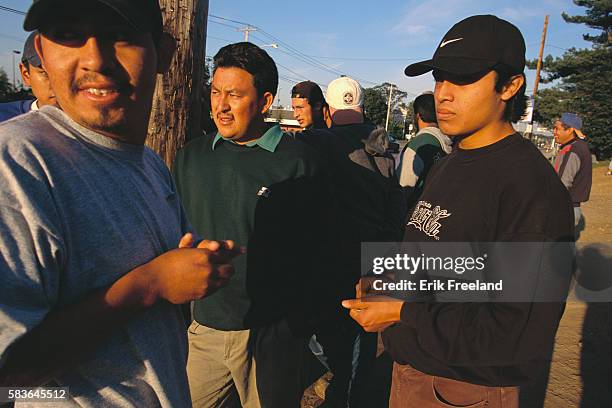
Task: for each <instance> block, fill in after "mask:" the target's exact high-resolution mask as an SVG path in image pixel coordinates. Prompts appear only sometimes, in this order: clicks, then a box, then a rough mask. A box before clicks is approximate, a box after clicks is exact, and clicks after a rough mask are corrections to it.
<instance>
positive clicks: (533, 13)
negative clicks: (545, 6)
mask: <svg viewBox="0 0 612 408" xmlns="http://www.w3.org/2000/svg"><path fill="white" fill-rule="evenodd" d="M544 15H546V12H545V11H544V10H542V9H535V8H528V7H512V8H511V7H506V8H504V9H502V10H500V11H499V14H498V16H499V17H501V18H504V19H506V20H513V21H520V20H521V19H525V18H532V17H541V16H544Z"/></svg>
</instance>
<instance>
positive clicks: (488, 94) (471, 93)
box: [434, 71, 505, 137]
mask: <svg viewBox="0 0 612 408" xmlns="http://www.w3.org/2000/svg"><path fill="white" fill-rule="evenodd" d="M434 79H435V80H436V85H435V89H434V98H435V103H436V115H437V117H438V125H439V127H440V130H441V131H442V132H443V133H445V134H446V135H448V136H451V137H456V136H465V135H471V134H474V133H476V132H478V131H480V130H482V129H484V128H485V127H486V126H488V125H489V124H490V123H492V122H495V121H499V120H500V119H501V118H502V117H503V112H504V107H505V103H504V102H503V101H502V99H501V94H500V93H498V92H496V91H495V81H496V79H497V74H496V72H495V71H489V72H488V73H486V74H484V75H479V76H478V77H471V78H469V77H463V78H462V77H457V76H454V75H451V74H448V73H445V72H440V71H434Z"/></svg>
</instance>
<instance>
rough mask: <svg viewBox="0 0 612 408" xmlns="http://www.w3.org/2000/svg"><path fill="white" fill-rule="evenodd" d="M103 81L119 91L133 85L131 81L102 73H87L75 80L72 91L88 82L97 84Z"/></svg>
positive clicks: (129, 88) (79, 88) (83, 86)
mask: <svg viewBox="0 0 612 408" xmlns="http://www.w3.org/2000/svg"><path fill="white" fill-rule="evenodd" d="M97 83H103V84H104V85H105V86H108V87H111V88H114V89H117V90H119V91H125V90H131V88H133V86H132V85H131V84H130V83H129V81H126V80H123V79H120V78H116V77H113V76H108V75H100V74H93V73H92V74H85V75H83V76H82V77H80V78H79V79H77V80H75V81H74V82H73V83H72V85H71V88H72V91H73V92H78V91H79V90H81V89H83V88H85V87H86V86H87V85H88V84H97Z"/></svg>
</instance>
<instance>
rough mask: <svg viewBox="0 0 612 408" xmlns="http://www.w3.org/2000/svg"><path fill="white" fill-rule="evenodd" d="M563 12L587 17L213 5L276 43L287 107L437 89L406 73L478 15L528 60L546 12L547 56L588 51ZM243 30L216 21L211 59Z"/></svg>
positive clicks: (486, 9) (434, 2)
mask: <svg viewBox="0 0 612 408" xmlns="http://www.w3.org/2000/svg"><path fill="white" fill-rule="evenodd" d="M30 4H31V1H30V0H0V6H4V7H10V8H14V9H18V10H23V11H25V10H27V8H28V7H29V5H30ZM563 11H565V12H568V13H569V14H583V13H584V9H583V8H580V7H577V6H575V5H574V4H573V3H572V2H571V0H540V1H535V0H531V1H525V0H514V1H510V0H498V1H482V0H420V1H415V0H409V1H405V0H404V1H399V0H387V1H385V0H380V1H347V0H311V1H310V2H279V1H271V0H258V1H253V0H250V1H249V0H232V1H228V0H210V8H209V12H210V14H211V15H212V16H217V17H221V18H225V19H229V20H235V21H238V22H244V23H248V24H251V25H254V26H256V27H258V28H260V29H261V30H259V31H255V32H253V33H251V35H250V40H251V41H252V42H254V43H255V44H258V45H269V44H272V43H277V44H278V48H276V49H275V48H272V47H265V49H266V50H267V51H268V52H269V53H270V55H271V56H272V57H273V58H274V60H275V61H276V62H277V64H278V67H279V73H280V75H281V76H282V79H281V81H280V85H279V88H280V92H279V95H280V99H281V103H282V104H284V105H287V103H288V100H289V93H290V90H291V87H292V86H293V82H292V81H295V80H304V79H310V80H313V81H316V82H318V83H320V84H327V83H329V82H330V81H331V80H332V79H334V78H336V77H337V76H338V75H339V73H343V74H348V75H350V76H353V77H355V78H356V79H358V80H360V81H361V82H362V85H363V86H364V87H368V86H372V84H373V83H381V82H385V81H386V82H392V83H395V84H396V85H398V86H399V87H400V88H401V89H403V90H405V91H407V92H409V93H411V94H418V93H421V92H423V91H426V90H431V89H432V87H433V80H432V79H431V76H430V75H423V76H421V77H417V78H407V77H405V76H404V74H403V70H404V68H405V66H406V65H407V64H409V63H411V62H413V61H417V60H421V59H427V58H430V57H431V55H432V54H433V51H434V50H435V47H436V46H437V45H438V42H439V41H440V39H441V38H442V36H443V35H444V33H445V32H446V31H447V30H448V29H449V28H450V27H451V26H452V25H453V24H454V23H455V22H457V21H459V20H461V19H463V18H465V17H467V16H470V15H473V14H489V13H490V14H495V15H497V16H499V17H502V18H505V19H507V20H508V21H510V22H512V23H514V24H515V25H516V26H517V27H519V29H520V30H521V31H522V33H523V35H524V37H525V42H526V44H527V58H530V59H532V58H536V57H537V55H538V52H539V44H540V38H541V35H542V26H543V23H544V17H545V15H546V14H549V15H550V22H549V26H548V35H547V39H546V44H547V47H546V49H545V55H546V54H552V55H554V56H557V55H561V54H562V53H563V52H564V50H563V49H567V48H570V47H577V48H585V47H589V46H590V44H589V43H587V42H585V41H584V40H583V39H582V34H583V33H584V32H588V31H589V30H588V29H587V28H586V27H585V26H582V25H576V24H568V23H565V22H564V21H563V19H562V18H561V13H562V12H563ZM22 21H23V16H20V15H17V14H13V13H10V12H6V11H2V10H0V66H1V67H2V68H3V69H4V70H5V71H6V72H7V74H8V76H9V78H12V72H13V70H12V50H13V49H15V50H21V49H22V47H23V41H24V40H25V38H26V37H27V33H25V32H24V31H23V30H22V29H21V24H22ZM240 26H241V24H239V23H236V22H232V21H227V20H222V19H219V18H215V17H210V18H209V23H208V29H207V32H208V39H207V50H206V54H207V55H211V56H212V55H214V54H215V53H216V52H217V51H218V49H219V48H220V47H222V46H223V45H225V44H228V43H230V42H236V41H241V40H242V39H243V38H244V34H243V33H242V32H239V31H237V28H238V27H240ZM272 37H275V38H272ZM279 40H280V41H279ZM306 61H308V63H307V62H306ZM17 77H18V78H19V73H17ZM527 78H528V79H527V80H528V89H532V88H533V78H534V73H533V72H529V73H528V75H527Z"/></svg>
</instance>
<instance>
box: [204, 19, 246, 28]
mask: <svg viewBox="0 0 612 408" xmlns="http://www.w3.org/2000/svg"><path fill="white" fill-rule="evenodd" d="M208 21H209V22H211V23H213V24H218V25H221V26H225V27H230V28H233V29H235V30H237V29H239V28H240V27H236V26H233V25H229V24H225V23H221V22H220V21H214V20H208Z"/></svg>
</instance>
